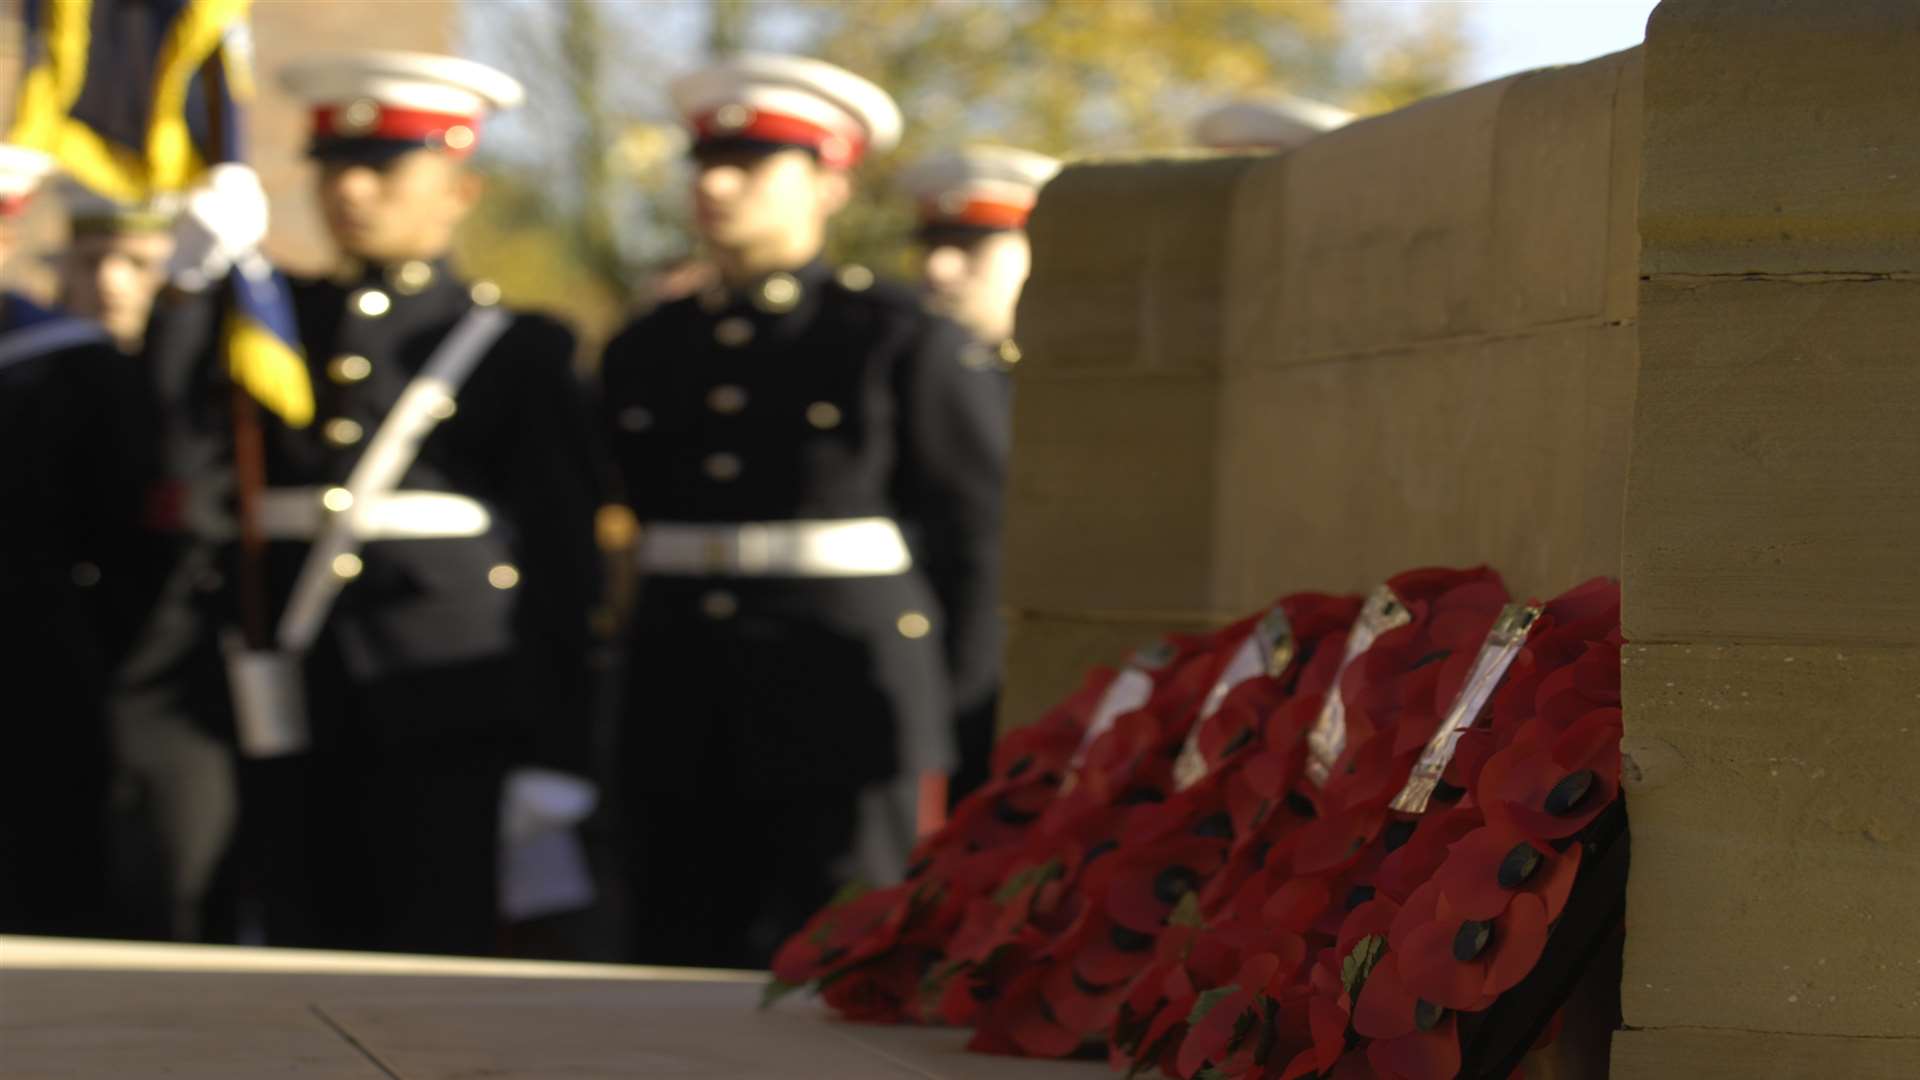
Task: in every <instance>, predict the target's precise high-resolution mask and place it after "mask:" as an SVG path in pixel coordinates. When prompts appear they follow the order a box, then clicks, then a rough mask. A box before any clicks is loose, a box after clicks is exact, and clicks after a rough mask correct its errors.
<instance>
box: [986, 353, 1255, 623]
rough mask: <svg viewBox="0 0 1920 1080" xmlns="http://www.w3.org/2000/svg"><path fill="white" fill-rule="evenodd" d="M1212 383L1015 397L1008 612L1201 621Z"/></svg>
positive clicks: (1152, 380) (1087, 378) (1163, 378)
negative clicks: (1150, 615)
mask: <svg viewBox="0 0 1920 1080" xmlns="http://www.w3.org/2000/svg"><path fill="white" fill-rule="evenodd" d="M1217 391H1218V387H1217V385H1216V382H1215V380H1213V379H1212V378H1211V377H1206V376H1200V375H1153V376H1106V375H1093V374H1086V375H1071V374H1068V375H1060V376H1048V375H1045V374H1043V373H1042V372H1039V371H1023V372H1022V374H1021V377H1020V379H1019V384H1018V390H1017V392H1016V393H1015V394H1014V455H1013V471H1012V475H1011V479H1010V482H1009V484H1008V491H1007V525H1006V539H1005V546H1006V574H1005V577H1004V579H1003V583H1002V586H1001V595H1002V597H1003V599H1004V602H1005V603H1006V604H1008V605H1009V606H1011V607H1014V608H1018V609H1041V610H1049V611H1134V610H1159V611H1198V610H1205V609H1206V594H1207V585H1208V581H1209V577H1208V575H1209V572H1210V568H1211V566H1212V562H1213V555H1212V550H1213V549H1212V537H1213V531H1212V530H1213V484H1214V481H1213V475H1214V464H1215V457H1214V435H1215V430H1214V429H1215V426H1216V416H1217V400H1216V398H1217Z"/></svg>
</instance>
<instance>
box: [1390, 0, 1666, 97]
mask: <svg viewBox="0 0 1920 1080" xmlns="http://www.w3.org/2000/svg"><path fill="white" fill-rule="evenodd" d="M1372 2H1375V3H1379V4H1381V5H1383V6H1387V7H1392V8H1402V9H1406V10H1407V12H1408V13H1409V14H1412V13H1414V12H1415V11H1417V9H1419V8H1421V7H1423V6H1425V5H1427V4H1433V3H1446V4H1452V5H1454V6H1457V7H1459V8H1461V9H1463V15H1464V17H1465V21H1466V26H1467V33H1468V36H1469V38H1470V39H1471V40H1472V42H1473V54H1472V56H1471V57H1470V58H1469V61H1468V67H1467V70H1466V72H1464V75H1465V79H1464V81H1465V82H1466V83H1469V84H1471V83H1480V82H1486V81H1487V80H1488V79H1495V78H1499V77H1500V76H1502V75H1507V74H1510V73H1512V72H1515V71H1524V70H1526V69H1527V68H1536V67H1544V66H1546V65H1549V64H1568V63H1576V62H1578V61H1581V60H1590V59H1592V58H1594V57H1596V56H1601V55H1603V54H1605V53H1610V52H1616V51H1618V50H1620V49H1625V48H1628V47H1629V46H1632V45H1637V44H1639V42H1640V40H1641V39H1642V38H1643V37H1645V36H1646V29H1647V16H1648V15H1649V14H1651V13H1652V11H1653V9H1654V7H1655V6H1656V0H1372Z"/></svg>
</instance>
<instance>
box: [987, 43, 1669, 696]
mask: <svg viewBox="0 0 1920 1080" xmlns="http://www.w3.org/2000/svg"><path fill="white" fill-rule="evenodd" d="M1639 88H1640V68H1639V56H1638V53H1637V52H1627V53H1621V54H1618V55H1615V56H1609V57H1605V58H1603V59H1600V60H1596V61H1593V62H1591V63H1587V64H1582V65H1579V66H1577V67H1568V68H1559V69H1553V70H1547V71H1538V72H1531V73H1528V74H1525V75H1520V76H1516V77H1514V78H1510V79H1505V80H1502V81H1500V82H1495V83H1491V84H1488V85H1485V86H1479V87H1475V88H1473V89H1470V90H1466V91H1463V92H1460V93H1457V94H1453V95H1450V96H1447V97H1443V98H1438V99H1435V100H1431V101H1427V102H1423V103H1421V104H1419V105H1417V106H1414V107H1412V108H1409V109H1404V110H1401V111H1399V112H1396V113H1392V114H1389V115H1386V116H1380V117H1375V118H1372V119H1369V120H1365V121H1362V122H1360V123H1358V124H1355V125H1353V126H1351V127H1349V128H1346V129H1344V130H1341V131H1338V132H1335V133H1333V134H1331V135H1328V136H1325V137H1323V138H1321V139H1319V140H1317V141H1315V142H1313V143H1311V144H1309V145H1307V146H1306V147H1304V148H1302V149H1301V150H1299V151H1296V152H1294V153H1291V154H1286V155H1279V156H1264V157H1246V156H1241V157H1212V156H1210V157H1194V158H1187V159H1156V160H1143V161H1111V162H1094V163H1089V164H1083V165H1078V166H1075V167H1073V168H1070V169H1068V170H1067V171H1066V172H1065V173H1063V174H1062V175H1061V177H1060V178H1059V179H1058V180H1056V181H1055V182H1054V183H1053V184H1051V185H1050V186H1049V187H1048V188H1047V190H1046V192H1045V193H1044V194H1043V196H1042V198H1041V203H1040V206H1039V209H1038V211H1037V213H1036V214H1035V217H1034V221H1033V225H1032V230H1033V239H1034V247H1035V252H1036V261H1035V266H1034V273H1033V278H1032V280H1031V281H1030V282H1029V284H1028V287H1027V292H1026V295H1025V297H1024V298H1023V300H1022V306H1021V316H1020V338H1021V342H1022V345H1023V347H1024V349H1025V351H1026V353H1027V357H1028V358H1027V360H1026V361H1025V362H1024V363H1022V364H1021V368H1020V373H1019V378H1018V390H1017V392H1016V398H1015V401H1016V404H1015V432H1016V434H1015V440H1016V448H1015V455H1014V473H1013V483H1012V489H1011V504H1010V507H1009V524H1008V535H1007V557H1008V571H1007V579H1006V591H1005V601H1006V604H1007V606H1008V608H1009V609H1010V610H1011V612H1012V616H1013V622H1012V633H1011V650H1010V652H1009V673H1008V690H1007V695H1006V707H1005V710H1004V713H1003V719H1004V720H1006V721H1007V722H1009V723H1017V722H1021V721H1023V720H1024V719H1026V718H1029V717H1031V716H1033V715H1036V714H1037V711H1038V709H1039V708H1041V707H1043V706H1044V705H1045V704H1046V703H1047V702H1048V701H1049V700H1052V699H1053V698H1056V697H1058V696H1060V695H1061V694H1063V693H1064V692H1065V691H1066V690H1068V689H1070V688H1071V683H1072V682H1073V680H1074V679H1075V678H1076V677H1077V675H1076V668H1077V667H1078V666H1080V665H1083V664H1089V663H1096V662H1110V661H1114V660H1117V659H1119V658H1122V657H1124V656H1125V654H1126V652H1127V651H1128V649H1129V648H1130V647H1131V646H1132V645H1133V644H1136V643H1137V642H1139V641H1141V640H1144V639H1148V638H1150V637H1152V636H1153V635H1154V634H1155V633H1157V632H1158V631H1159V630H1161V629H1162V628H1166V627H1169V626H1188V627H1191V626H1200V625H1209V624H1213V623H1217V622H1218V621H1220V620H1222V619H1224V618H1225V617H1228V616H1231V615H1234V614H1239V613H1244V612H1247V611H1251V610H1253V609H1255V608H1257V607H1259V606H1260V605H1261V604H1262V603H1264V602H1265V601H1267V600H1269V599H1271V598H1272V597H1274V596H1276V595H1279V594H1281V593H1284V592H1288V591H1292V590H1296V589H1303V588H1320V589H1344V590H1355V591H1359V590H1364V589H1366V588H1368V587H1370V586H1372V585H1374V584H1377V583H1378V582H1379V581H1380V580H1381V579H1383V578H1384V577H1385V576H1387V575H1388V574H1391V573H1393V572H1395V571H1397V570H1402V569H1406V568H1408V567H1411V566H1415V565H1421V564H1435V563H1451V564H1471V563H1476V562H1482V561H1485V562H1491V563H1492V564H1493V565H1495V566H1497V567H1498V568H1499V569H1500V570H1501V571H1502V572H1503V573H1505V574H1506V575H1507V576H1508V579H1509V581H1510V583H1511V585H1512V587H1513V588H1514V590H1515V591H1516V592H1521V593H1544V594H1548V595H1550V594H1552V593H1554V592H1557V591H1559V590H1561V589H1563V588H1565V587H1567V586H1569V585H1572V584H1574V583H1575V582H1577V581H1579V580H1582V579H1584V578H1586V577H1590V576H1593V575H1595V574H1617V573H1618V572H1619V560H1620V548H1619V536H1620V531H1619V530H1620V525H1619V523H1620V514H1621V499H1622V493H1623V491H1624V485H1625V476H1626V460H1627V436H1628V431H1629V427H1630V425H1631V417H1632V395H1633V385H1634V365H1635V358H1634V357H1635V354H1634V328H1633V315H1634V308H1635V305H1636V303H1637V296H1636V289H1635V278H1636V270H1637V265H1636V262H1635V259H1636V255H1635V242H1634V236H1635V233H1634V194H1635V185H1636V182H1637V177H1638V174H1639V150H1640V135H1639V113H1640V109H1639Z"/></svg>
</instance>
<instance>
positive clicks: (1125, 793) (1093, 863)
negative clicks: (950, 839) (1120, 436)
mask: <svg viewBox="0 0 1920 1080" xmlns="http://www.w3.org/2000/svg"><path fill="white" fill-rule="evenodd" d="M1257 621H1258V620H1257V619H1256V618H1252V617H1250V618H1248V619H1243V620H1240V621H1238V622H1235V623H1234V624H1232V625H1230V626H1228V627H1227V628H1225V629H1223V630H1222V631H1220V632H1218V633H1216V634H1213V635H1209V636H1208V637H1207V638H1206V639H1205V642H1204V645H1203V646H1202V647H1201V648H1200V649H1199V650H1197V651H1196V652H1194V653H1193V654H1192V655H1191V656H1190V657H1189V658H1188V659H1187V660H1186V662H1185V664H1184V665H1183V667H1182V669H1181V670H1180V671H1179V672H1177V673H1175V674H1174V675H1173V676H1172V677H1171V678H1169V679H1168V680H1167V682H1166V683H1165V684H1164V686H1163V687H1162V688H1161V689H1158V690H1156V692H1155V694H1154V695H1153V697H1152V698H1151V699H1150V700H1149V702H1148V704H1147V705H1146V706H1145V707H1144V708H1141V709H1139V710H1135V711H1134V712H1131V713H1128V714H1125V715H1122V716H1120V717H1118V718H1116V719H1115V720H1114V722H1113V725H1112V727H1111V728H1110V729H1109V730H1108V731H1106V732H1105V733H1104V734H1102V735H1100V736H1099V737H1097V738H1096V739H1094V740H1093V741H1092V742H1091V743H1090V744H1089V745H1088V747H1087V749H1086V753H1085V756H1084V759H1083V762H1082V764H1081V767H1080V769H1079V770H1078V771H1077V772H1075V773H1074V781H1073V782H1072V783H1071V784H1068V785H1064V786H1063V790H1062V791H1061V792H1060V794H1059V796H1058V798H1056V799H1055V800H1054V802H1053V803H1052V804H1051V805H1049V806H1048V807H1047V809H1046V810H1045V812H1044V813H1043V814H1042V815H1041V817H1040V819H1039V820H1038V821H1037V822H1036V823H1035V825H1034V828H1033V829H1032V830H1031V831H1030V832H1029V834H1028V835H1027V836H1026V837H1025V838H1024V840H1023V842H1022V844H1021V849H1020V853H1019V855H1018V856H1017V857H1016V858H1015V860H1014V862H1013V864H1012V866H1011V867H1010V869H1009V873H1008V875H1007V877H1006V879H1005V880H1004V881H1003V882H1002V883H1001V884H1000V886H999V887H998V888H996V889H995V890H993V891H992V892H991V893H990V894H989V895H987V896H984V897H980V898H977V899H975V900H974V901H973V902H972V903H971V904H970V905H969V910H968V912H967V914H966V918H965V920H964V922H963V926H962V927H961V929H960V930H959V931H958V932H957V933H956V934H955V935H954V938H953V940H952V941H951V942H950V944H949V948H948V950H947V962H946V963H945V964H944V965H943V966H942V967H940V968H939V969H937V970H936V971H935V972H934V973H933V975H932V977H931V978H930V979H929V983H928V988H927V989H928V993H929V994H930V995H931V994H937V995H938V996H939V999H940V1007H939V1016H940V1018H941V1019H942V1020H944V1021H946V1022H947V1023H951V1024H965V1025H973V1026H975V1027H976V1029H977V1030H976V1038H975V1039H974V1041H973V1043H972V1044H971V1046H972V1048H974V1049H977V1050H984V1051H999V1052H1005V1053H1024V1054H1031V1055H1037V1056H1059V1055H1060V1054H1064V1053H1068V1052H1071V1051H1072V1050H1073V1049H1075V1048H1076V1047H1077V1046H1078V1045H1079V1042H1080V1041H1081V1039H1082V1038H1083V1037H1085V1036H1087V1035H1097V1034H1098V1033H1099V1031H1100V1030H1101V1029H1102V1028H1103V1027H1104V1024H1103V1023H1092V1022H1089V1024H1088V1025H1087V1026H1085V1027H1083V1028H1082V1027H1077V1026H1076V1028H1075V1030H1076V1031H1077V1032H1078V1034H1076V1035H1075V1036H1074V1038H1073V1045H1071V1046H1065V1045H1063V1044H1064V1043H1065V1042H1066V1040H1067V1036H1066V1035H1065V1034H1063V1033H1062V1032H1061V1031H1056V1030H1054V1028H1053V1025H1054V1023H1055V1019H1056V1018H1054V1017H1052V1016H1051V1015H1050V1012H1049V1010H1050V1007H1049V1006H1047V1005H1046V1004H1045V999H1044V997H1043V993H1044V992H1050V993H1051V994H1052V996H1053V997H1054V998H1056V999H1062V998H1064V996H1065V995H1066V994H1068V993H1069V990H1068V989H1065V988H1064V987H1068V986H1070V980H1068V977H1067V976H1065V975H1059V974H1056V975H1054V977H1053V980H1052V981H1050V982H1049V981H1046V980H1045V979H1044V975H1045V973H1044V972H1042V971H1040V970H1039V968H1040V967H1041V966H1044V964H1045V963H1046V962H1050V961H1052V960H1054V959H1057V958H1059V957H1061V956H1063V955H1067V954H1070V953H1072V952H1074V951H1076V950H1077V949H1078V947H1079V945H1080V944H1081V943H1082V942H1084V941H1086V940H1090V939H1093V940H1111V939H1112V935H1113V934H1114V933H1115V932H1116V931H1115V928H1114V926H1113V925H1112V924H1111V923H1110V922H1109V921H1108V919H1107V917H1106V916H1105V915H1104V913H1103V912H1102V911H1101V909H1100V908H1099V906H1098V905H1095V904H1092V903H1090V902H1089V893H1088V891H1087V888H1086V876H1087V875H1088V874H1089V873H1092V874H1094V875H1095V879H1096V880H1098V879H1099V875H1100V874H1101V873H1103V872H1104V868H1105V867H1106V866H1108V865H1111V863H1110V862H1109V860H1110V859H1111V858H1112V856H1113V853H1114V852H1116V851H1117V850H1118V849H1119V847H1120V838H1121V837H1122V835H1127V834H1131V833H1132V832H1133V830H1134V826H1133V825H1132V823H1133V822H1135V821H1138V820H1147V818H1144V817H1142V815H1150V814H1151V812H1152V811H1153V810H1155V809H1156V808H1157V807H1159V806H1160V805H1162V804H1164V803H1165V802H1166V800H1167V799H1168V798H1169V797H1170V796H1171V795H1172V794H1173V793H1174V791H1175V788H1176V786H1177V785H1176V784H1175V781H1174V773H1175V764H1176V761H1177V759H1178V757H1179V754H1180V751H1181V748H1182V744H1183V743H1184V741H1185V737H1186V733H1187V732H1188V731H1189V730H1190V729H1191V728H1192V726H1193V722H1194V718H1195V717H1196V715H1197V714H1198V713H1199V711H1200V709H1201V706H1202V705H1203V704H1204V702H1205V701H1206V699H1207V697H1208V696H1209V693H1210V691H1211V690H1212V688H1213V686H1214V685H1215V683H1216V682H1217V681H1218V679H1219V678H1220V676H1221V673H1222V671H1223V670H1224V669H1225V668H1226V666H1227V664H1228V662H1229V661H1230V660H1231V659H1232V656H1233V654H1234V653H1235V651H1236V650H1237V649H1238V648H1239V647H1240V644H1241V642H1242V641H1243V640H1244V639H1245V638H1246V637H1247V636H1248V635H1249V634H1250V633H1251V632H1252V630H1253V628H1254V625H1255V623H1256V622H1257ZM1122 981H1123V982H1124V979H1122ZM1099 986H1100V989H1101V990H1103V991H1105V990H1111V989H1112V988H1111V987H1110V986H1108V985H1107V984H1099ZM1080 989H1081V990H1082V991H1083V992H1086V993H1092V992H1093V990H1092V988H1090V987H1081V988H1080ZM1076 1005H1081V1003H1079V1002H1077V1001H1076V1002H1073V1003H1070V1004H1069V1005H1068V1006H1067V1008H1068V1011H1069V1012H1074V1011H1075V1009H1074V1007H1075V1006H1076ZM1090 1007H1092V1006H1081V1010H1082V1011H1081V1012H1079V1013H1075V1015H1082V1014H1083V1013H1084V1009H1085V1008H1090ZM1028 1013H1031V1014H1034V1015H1036V1016H1040V1017H1041V1018H1042V1019H1044V1021H1045V1022H1044V1023H1036V1022H1030V1021H1029V1020H1027V1019H1025V1015H1026V1014H1028ZM1015 1032H1018V1033H1020V1036H1021V1040H1023V1041H1016V1040H1015V1039H1014V1033H1015Z"/></svg>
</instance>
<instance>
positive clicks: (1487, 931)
mask: <svg viewBox="0 0 1920 1080" xmlns="http://www.w3.org/2000/svg"><path fill="white" fill-rule="evenodd" d="M1492 940H1493V923H1491V922H1489V921H1487V920H1485V919H1468V920H1467V921H1466V922H1463V923H1461V924H1460V929H1458V930H1456V931H1454V934H1453V958H1454V959H1455V960H1458V961H1460V962H1461V963H1463V964H1464V963H1466V962H1467V961H1469V960H1472V959H1473V958H1474V957H1476V956H1479V955H1480V954H1481V953H1483V952H1486V951H1487V943H1488V942H1490V941H1492Z"/></svg>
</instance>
